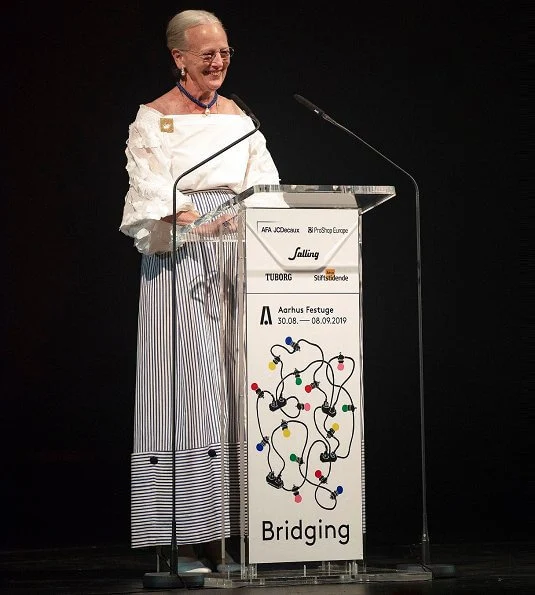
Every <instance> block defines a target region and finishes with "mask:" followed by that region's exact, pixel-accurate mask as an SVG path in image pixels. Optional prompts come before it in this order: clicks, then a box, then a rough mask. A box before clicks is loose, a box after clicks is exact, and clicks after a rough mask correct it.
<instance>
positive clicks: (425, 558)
mask: <svg viewBox="0 0 535 595" xmlns="http://www.w3.org/2000/svg"><path fill="white" fill-rule="evenodd" d="M294 99H295V100H296V101H297V102H298V103H301V104H302V105H304V106H305V107H307V108H308V109H310V110H312V111H313V112H314V113H315V114H317V115H318V116H319V117H320V118H322V119H324V120H326V121H327V122H329V123H330V124H334V126H336V127H337V128H340V130H343V131H344V132H346V133H347V134H349V135H350V136H352V137H354V138H356V139H357V140H358V141H360V142H361V143H362V144H364V145H365V146H366V147H368V148H369V149H371V150H372V151H374V152H375V153H377V155H379V156H380V157H382V158H383V159H385V160H386V161H388V163H390V164H391V165H393V166H394V167H395V168H396V169H398V170H399V171H400V172H402V173H403V174H405V175H406V176H407V177H408V178H409V179H410V180H411V182H412V184H413V186H414V190H415V205H416V283H417V288H418V295H417V308H418V368H419V394H420V395H419V396H420V449H421V477H422V550H421V551H422V566H423V567H424V568H425V569H426V570H429V571H430V572H431V573H432V574H433V578H440V577H448V578H449V577H453V576H456V570H455V566H453V565H450V564H431V555H430V540H429V530H428V524H427V487H426V460H425V407H424V404H425V399H424V350H423V307H422V248H421V238H420V190H419V188H418V184H417V183H416V180H415V179H414V178H413V177H412V176H411V174H409V173H408V172H407V171H405V170H404V169H403V168H402V167H400V166H399V165H397V163H394V162H393V161H392V160H391V159H389V158H388V157H387V156H386V155H384V154H383V153H381V151H379V150H378V149H376V148H375V147H372V145H370V144H369V143H367V142H366V141H365V140H364V139H363V138H361V137H360V136H358V135H356V134H355V133H354V132H353V131H351V130H349V129H348V128H346V127H345V126H342V124H340V123H338V122H336V120H334V119H333V118H331V117H330V116H329V115H327V114H326V113H325V112H324V111H323V110H321V109H320V108H319V107H317V106H315V105H314V104H313V103H311V102H310V101H308V99H305V98H304V97H302V96H301V95H294ZM398 567H399V568H400V569H405V570H414V565H407V564H398ZM417 568H419V567H418V566H417Z"/></svg>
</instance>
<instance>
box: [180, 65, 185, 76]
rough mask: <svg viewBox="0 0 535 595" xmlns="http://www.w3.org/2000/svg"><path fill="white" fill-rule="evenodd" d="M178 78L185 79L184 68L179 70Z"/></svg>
mask: <svg viewBox="0 0 535 595" xmlns="http://www.w3.org/2000/svg"><path fill="white" fill-rule="evenodd" d="M180 77H181V78H186V70H185V69H184V67H182V68H181V69H180Z"/></svg>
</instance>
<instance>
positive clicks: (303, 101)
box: [294, 94, 325, 118]
mask: <svg viewBox="0 0 535 595" xmlns="http://www.w3.org/2000/svg"><path fill="white" fill-rule="evenodd" d="M294 98H295V100H296V101H297V102H298V103H300V104H301V105H304V106H305V107H306V108H308V109H309V110H310V111H312V112H315V113H316V114H318V116H321V117H322V118H323V116H324V114H325V112H324V111H323V110H321V109H320V108H319V107H317V106H315V105H314V104H313V103H312V102H310V101H309V100H308V99H305V98H304V97H302V96H301V95H297V94H295V95H294Z"/></svg>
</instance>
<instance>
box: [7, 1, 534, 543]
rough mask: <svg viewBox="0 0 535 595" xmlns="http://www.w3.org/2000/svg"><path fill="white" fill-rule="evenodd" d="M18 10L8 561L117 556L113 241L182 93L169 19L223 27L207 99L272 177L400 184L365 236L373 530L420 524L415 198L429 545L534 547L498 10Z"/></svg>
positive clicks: (10, 191)
mask: <svg viewBox="0 0 535 595" xmlns="http://www.w3.org/2000/svg"><path fill="white" fill-rule="evenodd" d="M61 4H62V5H61V6H60V3H54V2H51V3H38V2H37V3H30V2H19V3H17V4H16V6H15V7H14V8H11V12H10V14H9V15H6V18H4V19H3V28H4V29H5V30H4V32H3V36H2V38H3V45H4V51H3V56H4V61H5V67H4V76H3V79H4V80H3V88H4V101H5V102H6V106H5V109H4V113H5V114H7V117H6V118H5V121H4V123H5V125H6V130H5V133H7V134H6V135H5V136H4V139H5V143H4V149H5V151H4V161H3V164H4V166H5V172H4V175H3V180H4V185H5V188H4V192H3V196H4V199H7V205H6V208H5V210H4V213H3V218H2V222H3V225H4V226H5V227H7V234H3V246H2V248H3V256H4V258H3V264H4V271H5V277H4V284H3V286H4V295H5V296H6V297H7V300H6V305H5V307H4V309H3V312H4V315H5V323H6V332H5V333H4V336H5V338H6V348H5V357H4V358H3V364H4V366H5V369H4V373H3V385H4V389H3V390H2V393H3V399H2V400H3V403H4V407H3V414H2V427H1V428H0V430H1V433H2V439H3V443H4V446H3V455H4V460H5V464H4V473H3V484H4V485H3V488H2V492H3V495H4V497H5V500H4V505H3V506H2V516H3V517H4V518H3V519H2V531H1V532H0V533H1V540H2V545H3V546H5V547H21V546H22V547H33V546H42V545H64V544H69V545H71V544H73V545H77V544H91V543H102V542H110V541H111V542H128V541H129V514H130V510H129V506H130V502H129V498H130V491H129V490H130V484H129V472H130V469H129V456H130V452H131V444H132V435H133V424H132V422H133V391H134V379H135V357H136V326H137V299H138V282H139V263H140V256H139V254H138V253H137V252H136V251H135V249H134V248H133V244H132V241H131V239H130V238H127V237H126V236H124V235H122V234H121V233H120V232H119V231H118V227H119V223H120V220H121V216H122V208H123V204H124V195H125V193H126V191H127V185H128V179H127V174H126V170H125V164H126V159H125V156H124V148H125V141H126V136H127V130H128V125H129V123H130V122H131V121H132V120H133V119H134V117H135V114H136V111H137V109H138V106H139V104H140V103H144V102H148V101H150V100H152V99H154V98H156V97H157V96H159V95H161V94H162V93H164V92H165V91H167V90H168V89H169V88H170V87H171V85H172V81H171V78H170V72H169V68H168V66H169V61H168V56H167V50H166V49H165V40H164V30H165V25H166V21H167V19H168V18H169V17H170V16H172V15H173V14H174V13H175V12H177V11H178V10H181V9H184V8H206V9H208V10H213V11H215V12H216V14H217V15H218V16H219V17H220V18H221V19H222V20H223V22H224V24H225V25H226V27H227V30H228V32H229V41H230V43H231V45H233V46H234V47H235V48H236V55H235V57H234V58H233V60H232V65H231V68H230V70H229V74H228V76H227V79H226V81H225V83H224V86H223V88H222V92H223V94H225V95H227V96H228V95H229V94H231V93H236V94H237V95H239V96H240V97H241V98H242V99H243V100H244V101H245V102H246V103H247V104H248V105H249V106H250V107H251V108H252V109H253V111H254V112H255V114H256V115H257V116H258V117H259V119H260V120H261V122H262V128H261V129H262V131H263V133H264V134H265V136H266V137H267V140H268V147H269V148H270V150H271V152H272V155H273V157H274V159H275V161H276V163H277V165H278V168H279V172H280V176H281V181H282V183H294V184H301V183H303V184H359V185H363V184H369V185H393V186H395V188H396V197H395V198H393V199H391V200H390V201H389V202H387V203H385V204H383V205H381V206H380V207H378V208H376V209H375V210H373V211H371V212H369V213H367V214H366V215H365V218H364V231H363V242H364V254H363V260H364V271H363V282H364V294H363V295H364V383H365V391H364V395H365V420H366V422H365V438H366V499H367V526H368V529H367V534H368V539H369V541H370V542H372V543H379V544H380V543H394V542H397V543H418V541H419V540H420V538H421V531H422V497H421V496H422V489H421V456H420V453H421V450H420V425H419V424H420V401H419V380H418V373H419V362H418V326H417V278H416V225H415V222H416V216H417V212H416V209H415V189H414V186H413V185H412V183H411V181H410V179H409V177H408V176H406V175H404V174H403V173H402V172H400V171H399V170H397V169H396V168H395V167H393V166H392V165H390V164H389V163H387V162H386V161H385V160H384V159H381V158H380V157H379V156H378V155H376V154H375V153H374V152H373V151H371V150H370V149H368V148H366V147H365V146H363V145H362V144H361V143H359V142H357V140H355V139H354V138H353V137H351V136H350V135H347V134H344V133H343V132H342V131H340V130H339V129H337V128H336V127H334V126H332V125H330V124H329V123H327V122H325V121H324V120H322V119H320V118H318V117H316V116H315V115H314V114H313V113H312V112H310V111H308V110H306V109H305V108H303V107H302V106H301V105H299V104H298V103H296V102H295V100H294V99H293V94H294V93H298V94H301V95H303V96H304V97H306V98H308V99H309V100H310V101H312V102H313V103H315V104H317V105H318V106H320V107H321V108H322V109H323V110H325V111H326V112H327V113H328V114H329V115H330V116H331V117H332V118H334V119H335V120H336V121H337V122H339V123H341V124H343V125H344V126H346V127H347V128H349V129H350V130H352V131H354V132H355V133H356V134H358V135H359V136H360V137H362V138H364V139H365V140H366V141H367V142H368V143H370V144H371V145H372V146H374V147H376V148H377V149H378V150H379V151H381V152H382V153H384V154H385V155H387V156H388V158H389V159H391V160H393V161H394V162H395V163H397V164H398V165H399V166H400V167H401V168H402V169H404V170H406V171H407V172H409V173H410V174H411V175H412V176H413V177H414V178H415V179H416V181H417V183H418V186H419V191H420V202H421V209H420V212H419V216H420V221H421V246H422V295H423V345H424V359H423V363H424V375H425V376H424V378H425V385H424V386H425V430H426V455H427V461H426V462H427V465H426V470H427V505H428V515H429V529H430V537H431V543H433V542H442V543H445V542H459V541H468V540H473V541H481V540H489V541H503V540H506V541H507V540H518V539H520V540H524V539H528V538H530V537H531V533H530V528H529V525H528V518H529V515H528V512H527V511H528V506H527V487H526V482H527V474H526V472H525V471H524V469H525V466H526V461H527V456H526V455H527V454H529V444H528V432H527V424H526V423H525V422H524V421H523V420H524V415H523V412H522V409H523V405H525V404H527V400H526V402H525V403H523V402H522V401H523V393H522V382H521V380H520V370H519V367H518V366H517V362H518V360H519V358H520V353H519V350H520V347H519V344H518V331H517V329H516V325H515V320H516V314H517V312H518V305H517V299H518V295H517V286H518V269H517V265H516V263H517V261H518V241H517V240H518V230H517V223H518V219H519V215H518V212H519V209H518V204H519V201H520V199H521V196H520V188H519V182H518V181H519V179H520V178H521V161H520V159H519V153H518V151H519V149H518V143H519V138H518V129H519V125H518V118H517V116H518V112H519V109H520V104H519V96H518V91H519V88H518V79H517V74H518V72H517V67H518V63H519V60H520V56H519V52H520V51H521V50H520V48H521V45H522V43H521V42H522V39H523V32H522V26H523V24H524V17H523V15H522V14H521V11H520V9H519V7H518V6H517V5H515V4H514V3H507V2H491V1H489V2H481V1H475V2H459V1H448V2H446V1H442V0H438V1H435V2H423V1H417V0H408V1H406V2H400V3H396V2H383V1H382V0H381V1H374V2H366V3H347V5H344V4H343V3H342V4H340V3H332V4H325V3H320V5H319V6H316V5H315V4H314V5H312V4H311V3H309V2H285V3H280V4H276V3H263V2H262V3H260V2H248V3H238V2H204V3H198V2H190V3H189V4H183V3H180V2H178V3H177V2H135V1H130V2H106V3H99V2H89V1H87V2H82V3H70V4H69V3H68V4H67V5H66V6H65V5H63V3H61Z"/></svg>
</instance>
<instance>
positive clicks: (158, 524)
mask: <svg viewBox="0 0 535 595" xmlns="http://www.w3.org/2000/svg"><path fill="white" fill-rule="evenodd" d="M230 195H231V194H230V193H226V192H225V191H209V192H200V193H195V194H192V195H191V198H192V201H193V202H194V204H195V205H196V207H197V209H198V210H199V212H201V213H202V212H207V211H209V210H211V209H212V208H215V207H216V206H217V205H219V204H220V203H221V202H223V200H225V199H226V198H228V197H229V196H230ZM222 261H223V263H224V266H223V267H221V262H222ZM172 265H173V258H172V255H171V253H166V254H163V255H144V256H143V257H142V263H141V286H140V301H139V321H138V351H137V374H136V395H135V421H134V449H133V454H132V460H131V480H132V492H131V498H132V510H131V513H132V514H131V520H132V524H131V531H132V547H146V546H155V545H169V544H170V543H171V538H172V503H173V496H174V500H175V517H176V519H175V521H176V539H177V544H178V545H181V544H193V543H203V542H206V541H212V540H215V539H221V538H222V537H223V535H224V536H225V537H229V536H230V535H237V534H239V528H240V525H239V465H238V451H239V449H238V411H237V390H236V388H237V387H236V378H237V377H236V370H237V367H238V361H237V359H238V345H237V339H236V337H237V332H236V316H235V314H236V307H235V304H236V301H235V294H236V244H235V242H222V243H219V242H218V241H194V242H186V243H185V244H184V245H183V246H181V247H180V248H179V249H178V251H177V255H176V291H177V301H176V304H177V308H176V312H174V313H173V312H172V299H173V298H172V281H173V279H172V274H173V273H172ZM221 282H222V283H223V285H224V300H222V301H223V304H225V305H224V307H223V309H222V308H221V304H220V290H221V286H220V283H221ZM222 310H223V312H222ZM173 315H174V316H175V317H176V335H175V349H176V354H175V356H174V355H173V353H174V350H173V333H172V330H173V329H172V326H173V321H172V317H173ZM221 325H224V327H223V328H224V334H223V337H224V347H223V348H222V347H221V337H220V327H221ZM220 362H223V364H222V365H223V381H222V380H221V371H222V370H221V367H220ZM173 368H174V369H175V386H174V387H173V386H172V371H173ZM222 383H223V389H224V390H223V393H222V391H221V386H222ZM222 394H223V395H224V398H222ZM173 401H174V407H173ZM173 408H174V410H175V493H174V495H173V486H172V463H173V436H172V429H173ZM222 424H223V426H222ZM222 427H223V428H224V435H223V437H222V434H221V428H222ZM222 448H223V458H221V455H222V452H221V449H222ZM222 462H223V465H222Z"/></svg>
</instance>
